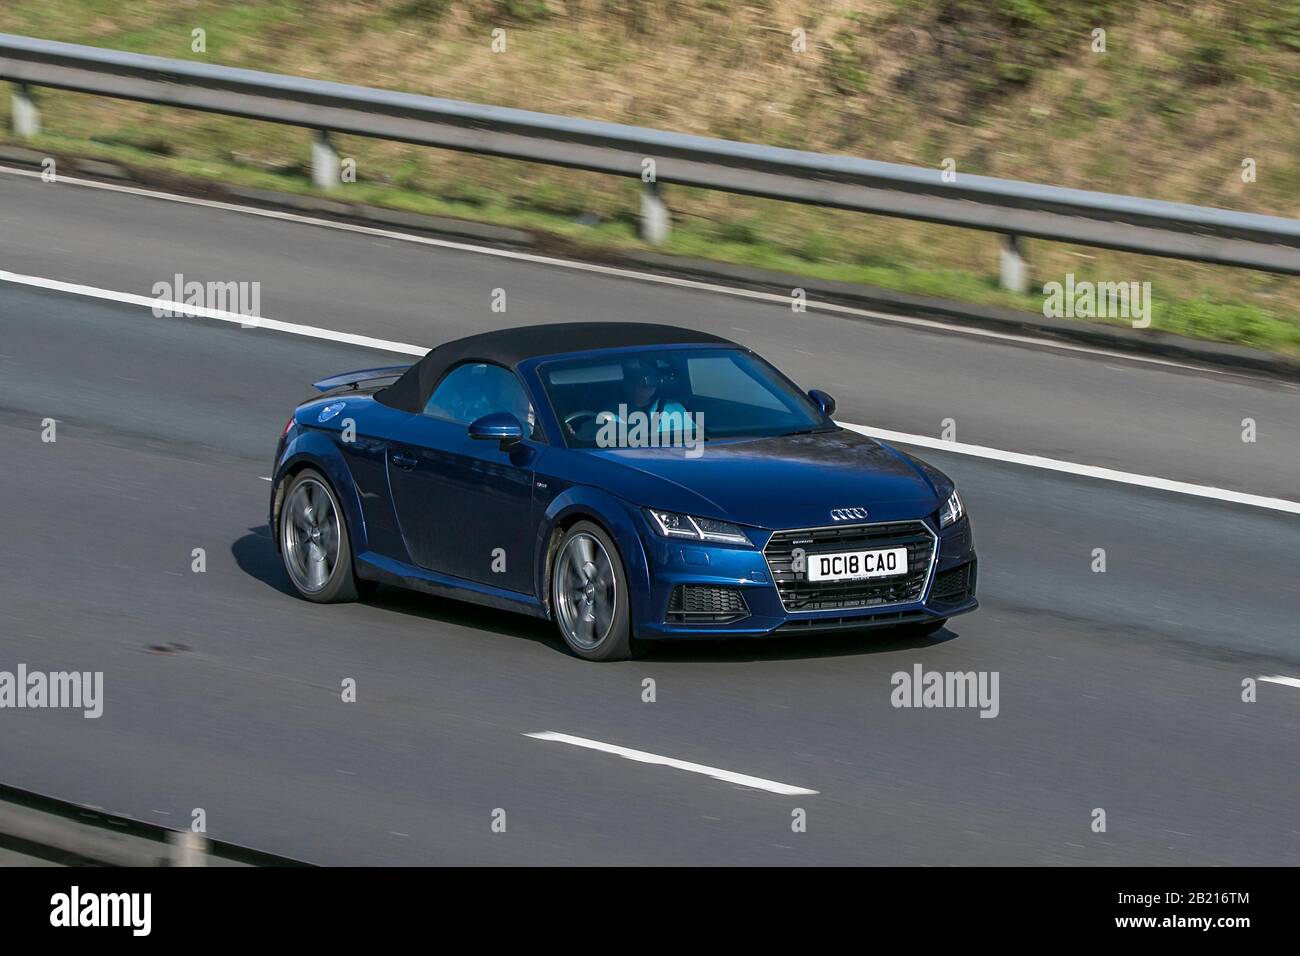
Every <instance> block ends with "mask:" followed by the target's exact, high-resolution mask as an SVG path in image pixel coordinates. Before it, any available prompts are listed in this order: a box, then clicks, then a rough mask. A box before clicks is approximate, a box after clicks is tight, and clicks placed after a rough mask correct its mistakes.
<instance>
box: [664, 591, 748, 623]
mask: <svg viewBox="0 0 1300 956" xmlns="http://www.w3.org/2000/svg"><path fill="white" fill-rule="evenodd" d="M746 617H749V605H748V604H746V603H745V596H744V595H743V594H741V593H740V588H728V587H712V586H710V585H705V584H679V585H677V587H675V588H673V593H672V594H671V595H670V596H669V598H668V616H667V621H668V622H669V623H670V624H731V623H732V622H734V621H739V620H741V619H742V618H746Z"/></svg>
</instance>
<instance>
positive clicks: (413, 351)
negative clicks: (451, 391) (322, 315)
mask: <svg viewBox="0 0 1300 956" xmlns="http://www.w3.org/2000/svg"><path fill="white" fill-rule="evenodd" d="M0 281H3V282H14V283H17V284H18V285H29V286H35V287H36V288H38V289H49V290H51V291H53V292H67V293H70V294H72V295H84V296H89V297H90V298H92V299H108V300H110V301H112V302H124V303H126V304H128V305H143V306H145V307H147V308H150V309H153V308H158V309H162V310H165V311H169V312H176V313H179V314H182V315H184V316H186V317H190V318H205V319H216V320H217V321H218V322H233V323H235V324H237V325H242V326H244V327H245V328H250V329H274V330H275V331H277V332H288V333H290V334H292V335H305V336H307V337H308V338H313V339H327V340H329V341H331V342H344V343H347V344H348V345H360V346H362V347H363V348H368V349H380V350H382V351H384V352H401V353H404V354H406V355H424V354H425V353H426V352H428V351H429V350H428V349H422V348H420V347H419V346H418V345H406V344H405V343H402V342H389V341H386V340H385V339H376V338H373V337H371V336H369V335H358V334H357V333H355V332H335V331H333V330H331V329H318V328H316V327H315V326H311V325H298V324H297V323H294V322H280V321H278V320H277V319H264V318H262V317H261V316H256V315H252V316H250V315H243V314H241V313H239V312H227V311H225V310H224V309H208V308H203V307H201V306H195V305H186V304H185V303H184V302H172V301H171V300H168V299H157V298H153V297H151V296H147V295H136V294H135V293H133V292H114V291H113V290H111V289H98V288H95V287H94V286H89V285H77V284H76V283H73V282H60V281H59V280H57V279H45V278H42V277H41V276H26V275H19V274H18V273H16V272H4V271H2V270H0Z"/></svg>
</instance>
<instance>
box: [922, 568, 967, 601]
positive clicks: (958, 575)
mask: <svg viewBox="0 0 1300 956" xmlns="http://www.w3.org/2000/svg"><path fill="white" fill-rule="evenodd" d="M974 590H975V562H974V561H969V562H967V563H966V564H963V565H962V566H961V567H959V568H952V569H951V570H948V571H944V572H943V573H942V574H939V575H937V576H936V577H935V579H934V587H933V588H931V589H930V601H931V603H933V604H962V603H964V602H965V601H966V600H967V599H969V598H970V596H971V592H972V591H974Z"/></svg>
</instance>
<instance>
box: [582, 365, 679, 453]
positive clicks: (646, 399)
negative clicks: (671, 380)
mask: <svg viewBox="0 0 1300 956" xmlns="http://www.w3.org/2000/svg"><path fill="white" fill-rule="evenodd" d="M668 374H669V375H671V372H669V373H668ZM664 379H665V370H663V369H661V368H660V367H659V364H658V363H657V362H655V361H654V359H650V358H644V357H637V358H631V359H627V360H625V361H624V362H623V394H622V398H623V402H622V404H620V406H619V409H618V411H617V412H610V411H606V412H601V413H600V414H599V415H598V416H597V424H599V425H604V424H606V423H609V422H620V421H621V422H622V424H623V425H625V426H627V428H628V433H629V434H635V432H634V431H633V429H634V427H635V426H636V425H638V424H639V422H638V419H639V420H640V423H644V427H646V428H648V429H654V430H657V431H658V432H659V434H661V435H663V434H666V433H669V432H676V433H678V435H682V434H683V433H685V432H687V431H688V430H689V429H690V428H691V427H692V422H691V418H690V415H689V414H688V413H687V411H686V406H685V405H683V404H682V403H681V402H677V401H673V400H671V399H668V398H666V397H665V396H664V394H663V383H664Z"/></svg>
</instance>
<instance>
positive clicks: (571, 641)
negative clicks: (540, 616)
mask: <svg viewBox="0 0 1300 956" xmlns="http://www.w3.org/2000/svg"><path fill="white" fill-rule="evenodd" d="M551 607H552V609H553V611H554V616H555V622H556V624H557V625H558V626H559V628H560V635H561V636H562V637H563V638H564V643H565V644H567V645H568V646H569V649H570V650H571V651H573V653H575V654H577V655H578V656H579V657H582V658H585V659H586V660H589V661H614V660H624V659H626V658H628V657H630V656H631V653H632V647H631V643H632V642H631V626H630V615H629V614H628V598H627V582H626V581H625V579H624V577H623V563H622V561H621V560H620V559H619V556H618V549H617V548H616V547H615V546H614V542H613V541H612V540H610V538H609V536H608V535H607V534H605V532H604V531H602V530H601V529H600V528H599V527H597V526H596V525H595V524H592V523H591V522H589V521H580V522H578V523H577V524H575V525H574V526H573V527H572V528H570V529H569V530H568V531H567V532H566V533H565V535H564V538H563V539H562V540H561V541H560V547H559V549H558V550H557V551H556V554H555V560H554V562H553V564H552V566H551Z"/></svg>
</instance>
